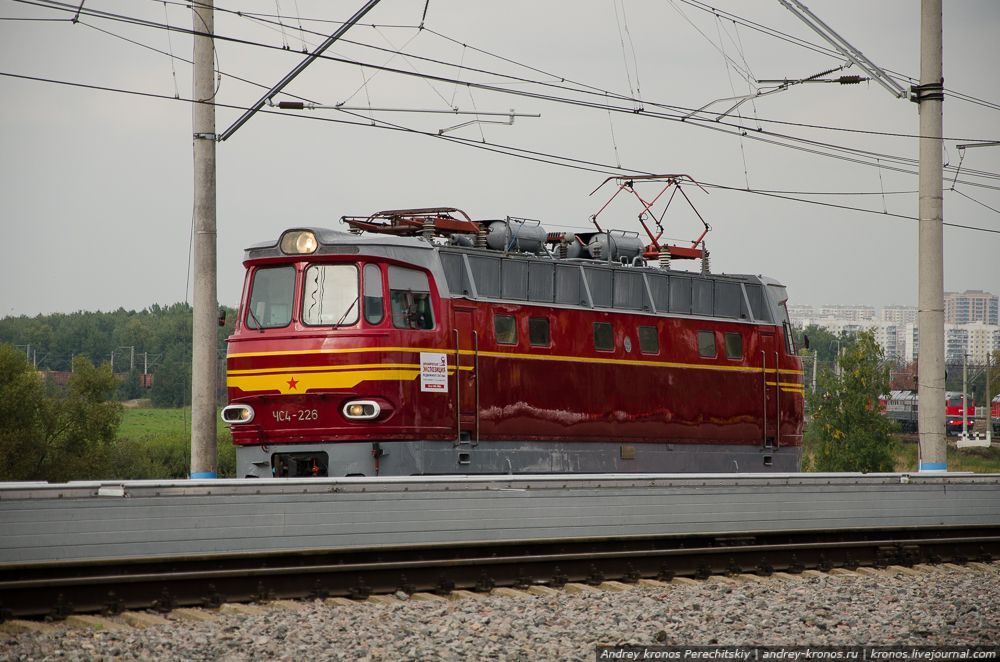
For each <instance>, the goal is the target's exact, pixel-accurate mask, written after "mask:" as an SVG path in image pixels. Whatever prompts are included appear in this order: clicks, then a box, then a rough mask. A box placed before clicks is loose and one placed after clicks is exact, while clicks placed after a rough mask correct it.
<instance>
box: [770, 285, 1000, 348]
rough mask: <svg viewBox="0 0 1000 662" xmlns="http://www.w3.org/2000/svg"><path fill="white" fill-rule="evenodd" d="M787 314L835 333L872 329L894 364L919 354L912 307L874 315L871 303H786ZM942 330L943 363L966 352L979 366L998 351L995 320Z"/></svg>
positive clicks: (802, 325)
mask: <svg viewBox="0 0 1000 662" xmlns="http://www.w3.org/2000/svg"><path fill="white" fill-rule="evenodd" d="M974 294H978V293H974ZM983 294H985V293H983ZM987 296H992V295H987ZM993 300H994V301H995V300H996V297H993ZM971 309H972V310H974V311H977V310H978V311H982V310H984V309H983V308H982V306H979V307H978V308H977V307H976V306H972V308H971ZM986 310H987V312H988V309H986ZM789 316H790V317H791V319H792V324H794V325H795V326H797V327H800V328H805V327H807V326H811V325H815V326H818V327H821V328H823V329H826V330H827V331H829V332H830V333H834V334H837V335H853V334H855V333H858V332H860V331H865V330H871V331H872V332H873V333H874V334H875V340H876V342H878V344H879V345H880V346H881V347H882V350H883V351H884V352H885V357H886V358H887V359H889V360H891V361H895V362H897V363H909V362H911V361H913V360H915V359H916V358H917V357H918V356H919V354H920V334H919V332H918V330H917V309H916V307H914V306H886V307H885V308H883V309H881V310H879V311H878V314H877V315H876V313H875V309H874V308H872V307H870V306H806V305H797V306H789ZM944 330H945V343H944V344H945V346H944V350H945V363H948V364H951V365H955V364H961V363H962V362H963V361H964V360H965V355H966V354H968V355H969V363H970V364H973V365H982V364H984V363H985V362H986V356H987V355H988V354H990V353H991V352H994V351H998V350H1000V326H998V325H997V324H996V323H995V322H994V323H992V324H988V323H985V322H983V321H975V322H971V323H964V324H954V323H946V324H945V329H944Z"/></svg>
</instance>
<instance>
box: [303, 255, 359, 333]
mask: <svg viewBox="0 0 1000 662" xmlns="http://www.w3.org/2000/svg"><path fill="white" fill-rule="evenodd" d="M357 321H358V268H357V267H356V266H354V265H352V264H313V265H311V266H310V267H309V268H308V269H306V272H305V283H304V288H303V293H302V322H303V324H309V325H311V326H330V325H333V326H341V325H351V324H354V323H356V322H357Z"/></svg>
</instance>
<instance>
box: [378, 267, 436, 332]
mask: <svg viewBox="0 0 1000 662" xmlns="http://www.w3.org/2000/svg"><path fill="white" fill-rule="evenodd" d="M389 305H390V308H391V309H392V325H393V326H394V327H396V328H397V329H433V328H434V309H433V307H432V306H431V288H430V284H429V282H428V280H427V274H425V273H424V272H423V271H417V270H416V269H407V268H406V267H396V266H390V267H389Z"/></svg>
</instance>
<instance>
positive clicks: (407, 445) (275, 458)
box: [236, 440, 802, 478]
mask: <svg viewBox="0 0 1000 662" xmlns="http://www.w3.org/2000/svg"><path fill="white" fill-rule="evenodd" d="M801 452H802V449H801V447H799V446H784V447H778V448H774V447H761V446H747V445H737V444H669V443H634V444H628V443H625V444H623V443H621V442H576V443H571V442H565V443H553V442H548V443H542V442H537V441H490V442H480V443H478V444H475V443H472V442H465V441H463V442H462V443H454V442H442V441H417V440H414V441H383V442H374V443H373V442H336V443H325V444H322V443H321V444H305V443H296V444H275V445H268V446H239V447H238V448H237V449H236V470H237V475H238V476H240V477H245V478H271V477H279V478H285V477H287V478H296V477H310V476H315V477H323V476H332V477H340V476H415V475H424V476H427V475H465V474H551V473H692V472H696V473H759V472H774V473H789V472H795V471H798V470H799V463H800V460H801Z"/></svg>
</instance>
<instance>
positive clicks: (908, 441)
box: [896, 435, 1000, 473]
mask: <svg viewBox="0 0 1000 662" xmlns="http://www.w3.org/2000/svg"><path fill="white" fill-rule="evenodd" d="M914 437H915V435H907V436H906V437H905V438H904V439H903V440H902V441H901V442H900V443H899V453H898V455H897V456H896V470H897V471H916V470H917V442H916V440H915V438H914ZM947 452H948V471H973V472H975V473H1000V446H998V445H997V443H996V442H994V443H993V445H992V446H991V447H989V448H957V447H956V446H955V438H954V437H948V451H947Z"/></svg>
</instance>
